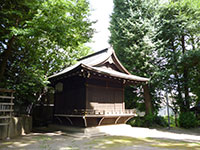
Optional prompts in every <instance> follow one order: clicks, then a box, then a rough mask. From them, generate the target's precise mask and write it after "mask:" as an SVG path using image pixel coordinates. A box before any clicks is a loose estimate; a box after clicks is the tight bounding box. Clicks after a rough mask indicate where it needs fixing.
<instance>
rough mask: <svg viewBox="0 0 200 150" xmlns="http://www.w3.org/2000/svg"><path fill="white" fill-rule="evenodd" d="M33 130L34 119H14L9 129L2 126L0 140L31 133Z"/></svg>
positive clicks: (27, 117)
mask: <svg viewBox="0 0 200 150" xmlns="http://www.w3.org/2000/svg"><path fill="white" fill-rule="evenodd" d="M31 130H32V117H30V116H23V117H12V119H11V122H10V125H9V128H8V126H0V140H2V139H6V138H7V134H8V137H9V138H13V137H16V136H20V135H24V134H27V133H30V132H31Z"/></svg>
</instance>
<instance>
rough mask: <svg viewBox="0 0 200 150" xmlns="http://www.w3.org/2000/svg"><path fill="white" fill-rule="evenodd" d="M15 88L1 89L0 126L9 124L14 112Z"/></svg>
mask: <svg viewBox="0 0 200 150" xmlns="http://www.w3.org/2000/svg"><path fill="white" fill-rule="evenodd" d="M14 92H15V91H14V90H8V89H0V126H5V125H9V123H10V120H11V117H12V114H13V105H14V103H13V99H14V97H13V93H14Z"/></svg>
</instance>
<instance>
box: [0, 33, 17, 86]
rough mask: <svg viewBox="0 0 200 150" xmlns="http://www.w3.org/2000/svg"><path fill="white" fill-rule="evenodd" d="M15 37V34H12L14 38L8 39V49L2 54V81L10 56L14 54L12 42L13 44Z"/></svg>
mask: <svg viewBox="0 0 200 150" xmlns="http://www.w3.org/2000/svg"><path fill="white" fill-rule="evenodd" d="M14 39H15V36H12V38H11V39H10V40H9V41H8V44H7V49H6V50H5V51H4V52H3V53H2V55H1V57H2V58H1V60H2V61H1V64H0V82H1V81H2V79H3V77H4V73H5V70H6V66H7V63H8V59H9V58H10V56H11V54H12V44H13V41H14Z"/></svg>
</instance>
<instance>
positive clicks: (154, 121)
mask: <svg viewBox="0 0 200 150" xmlns="http://www.w3.org/2000/svg"><path fill="white" fill-rule="evenodd" d="M128 124H130V125H131V126H135V127H153V126H162V127H166V126H167V122H166V121H165V119H164V118H163V117H161V116H157V115H153V114H149V115H145V116H144V117H134V118H133V119H131V120H130V121H129V122H128Z"/></svg>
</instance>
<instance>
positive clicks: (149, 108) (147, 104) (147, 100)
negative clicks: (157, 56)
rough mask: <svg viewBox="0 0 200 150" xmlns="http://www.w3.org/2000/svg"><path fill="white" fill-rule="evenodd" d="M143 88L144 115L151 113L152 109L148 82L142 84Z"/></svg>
mask: <svg viewBox="0 0 200 150" xmlns="http://www.w3.org/2000/svg"><path fill="white" fill-rule="evenodd" d="M143 90H144V101H145V112H146V115H148V114H152V112H153V110H152V103H151V96H150V92H149V87H148V84H145V85H143Z"/></svg>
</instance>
